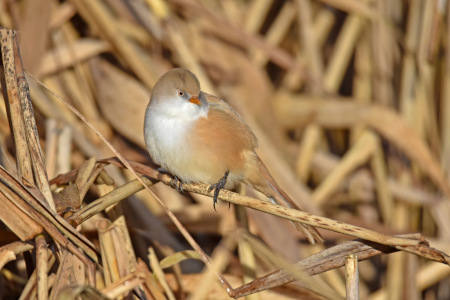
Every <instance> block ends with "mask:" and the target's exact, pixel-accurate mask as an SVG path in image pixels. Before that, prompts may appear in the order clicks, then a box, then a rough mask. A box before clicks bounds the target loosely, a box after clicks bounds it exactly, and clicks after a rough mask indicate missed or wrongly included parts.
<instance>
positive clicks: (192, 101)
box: [189, 96, 202, 105]
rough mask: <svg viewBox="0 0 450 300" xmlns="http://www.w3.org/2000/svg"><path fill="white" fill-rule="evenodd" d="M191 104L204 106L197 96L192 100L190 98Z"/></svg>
mask: <svg viewBox="0 0 450 300" xmlns="http://www.w3.org/2000/svg"><path fill="white" fill-rule="evenodd" d="M189 102H191V103H194V104H197V105H202V102H201V101H200V99H198V97H197V96H192V97H191V98H189Z"/></svg>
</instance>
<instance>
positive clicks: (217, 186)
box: [208, 171, 230, 211]
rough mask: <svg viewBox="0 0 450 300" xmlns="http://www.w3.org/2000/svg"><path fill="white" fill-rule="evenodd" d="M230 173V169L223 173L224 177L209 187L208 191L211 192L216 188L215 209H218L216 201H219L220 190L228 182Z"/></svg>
mask: <svg viewBox="0 0 450 300" xmlns="http://www.w3.org/2000/svg"><path fill="white" fill-rule="evenodd" d="M228 174H230V171H226V172H225V175H223V177H222V178H221V179H220V180H219V181H218V182H217V183H214V184H213V185H211V186H210V187H209V189H208V192H211V191H212V190H214V196H213V207H214V210H215V211H217V210H216V203H217V198H218V197H219V192H220V190H221V189H223V188H224V187H225V185H226V184H227V179H228Z"/></svg>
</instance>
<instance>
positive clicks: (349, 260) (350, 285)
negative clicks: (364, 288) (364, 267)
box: [345, 255, 359, 300]
mask: <svg viewBox="0 0 450 300" xmlns="http://www.w3.org/2000/svg"><path fill="white" fill-rule="evenodd" d="M358 273H359V272H358V259H357V258H356V257H355V256H353V255H350V256H348V257H346V258H345V276H346V288H347V292H346V299H347V300H357V299H359V274H358Z"/></svg>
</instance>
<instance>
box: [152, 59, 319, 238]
mask: <svg viewBox="0 0 450 300" xmlns="http://www.w3.org/2000/svg"><path fill="white" fill-rule="evenodd" d="M144 120H145V121H144V138H145V144H146V147H147V150H148V152H149V154H150V156H151V158H152V160H153V161H154V162H155V163H157V164H158V165H160V166H161V168H162V171H164V172H167V173H170V174H171V175H173V176H174V179H175V180H176V181H180V182H182V183H204V184H207V185H209V186H210V188H209V191H212V190H214V202H213V204H214V209H215V203H216V202H217V197H218V195H219V191H220V190H221V189H227V190H231V189H233V188H234V187H235V186H236V185H237V184H239V183H244V184H246V185H248V186H250V187H251V188H253V189H256V190H257V191H259V192H261V193H262V194H264V195H265V196H266V197H268V198H269V199H270V200H271V201H272V202H274V203H277V204H280V205H283V206H285V207H288V208H294V209H298V210H301V209H300V207H299V206H298V205H297V204H296V203H295V202H294V201H293V200H292V199H291V198H289V196H288V195H287V194H286V193H285V192H284V191H283V190H282V189H281V188H280V187H279V186H278V184H277V183H276V182H275V180H274V179H273V177H272V176H271V174H270V173H269V171H268V169H267V168H266V166H265V165H264V163H263V162H262V161H261V159H260V158H259V156H258V154H257V153H256V148H257V146H258V141H257V138H256V136H255V134H254V133H253V131H252V130H251V129H250V127H249V126H248V125H247V124H246V123H245V121H244V120H243V118H242V117H241V116H240V115H239V114H238V113H237V112H236V111H235V110H234V109H233V108H232V107H231V106H230V105H229V104H227V103H226V102H225V101H223V100H221V99H219V98H217V97H215V96H213V95H210V94H207V93H205V92H202V91H201V89H200V83H199V80H198V79H197V77H196V76H195V75H194V74H193V73H192V72H191V71H189V70H187V69H183V68H174V69H171V70H169V71H167V72H166V73H165V74H164V75H162V76H161V77H160V78H159V79H158V81H157V82H156V83H155V85H154V87H153V89H152V92H151V96H150V101H149V104H148V106H147V108H146V111H145V119H144ZM292 224H294V226H295V227H296V228H297V229H298V230H299V231H302V232H303V233H304V234H305V236H306V238H307V239H308V241H309V242H310V243H313V244H314V243H316V242H318V243H323V239H322V237H321V235H320V234H319V232H318V231H317V230H316V229H315V228H314V227H312V226H309V225H306V224H300V223H297V222H292Z"/></svg>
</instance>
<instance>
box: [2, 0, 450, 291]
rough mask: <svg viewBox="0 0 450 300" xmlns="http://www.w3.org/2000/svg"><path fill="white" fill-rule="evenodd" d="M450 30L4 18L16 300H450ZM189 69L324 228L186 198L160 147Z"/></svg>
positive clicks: (422, 1)
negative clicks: (163, 88)
mask: <svg viewBox="0 0 450 300" xmlns="http://www.w3.org/2000/svg"><path fill="white" fill-rule="evenodd" d="M449 18H450V4H449V3H448V1H446V0H442V1H439V0H378V1H375V0H360V1H358V0H285V1H276V0H226V1H221V0H169V1H164V0H129V1H125V0H105V1H99V0H70V1H57V0H21V1H15V0H2V1H0V25H1V26H4V27H5V28H2V29H1V30H0V38H1V39H0V41H1V54H2V56H1V60H2V75H1V76H2V82H1V85H2V91H3V94H2V95H3V98H5V97H7V99H6V101H1V102H0V124H1V126H0V149H1V151H0V164H1V166H2V168H1V169H0V205H2V207H1V208H0V220H1V221H2V223H1V224H0V225H1V226H0V268H1V271H0V298H1V299H17V298H19V299H36V298H37V299H48V298H49V299H108V298H110V299H116V298H117V299H166V298H168V299H228V298H229V297H239V296H243V295H247V296H246V297H247V299H299V298H300V299H344V298H345V297H347V298H348V299H357V298H358V297H359V298H360V299H449V298H450V268H449V266H448V263H449V262H450V259H449V256H447V255H446V254H445V253H450V217H449V216H450V198H449V197H450V187H449V181H448V176H449V173H450V39H449V33H450V19H449ZM7 28H9V29H14V30H16V32H17V34H15V33H14V32H13V31H11V30H8V29H7ZM19 53H20V56H19ZM22 64H23V65H22ZM173 67H184V68H187V69H190V70H191V71H192V72H194V73H195V74H196V75H197V76H198V78H199V80H200V82H201V86H202V89H203V91H205V92H208V93H211V94H215V95H217V96H219V97H220V98H222V99H224V100H225V101H227V102H228V103H229V104H231V105H232V106H233V107H234V108H236V110H237V111H238V112H239V113H240V114H241V115H242V116H243V118H244V119H245V120H246V122H247V123H248V124H249V125H250V127H251V128H252V129H253V130H254V132H255V134H256V136H257V137H258V139H259V148H258V154H259V155H260V156H261V158H262V160H263V161H264V162H265V163H266V165H267V167H268V168H269V170H270V171H271V172H272V174H273V176H274V177H275V179H276V180H277V182H278V183H279V184H280V186H281V187H282V188H283V189H284V190H285V191H286V192H287V193H288V194H289V195H290V196H291V197H292V198H294V199H295V201H297V202H298V203H299V204H300V205H301V206H302V207H303V208H304V209H305V210H306V211H308V212H309V213H311V214H313V215H309V214H304V213H299V212H297V211H293V210H287V209H283V208H279V207H277V206H275V205H271V204H270V203H267V202H261V201H260V200H255V199H261V200H263V201H264V200H267V199H264V197H262V196H261V195H258V194H256V193H255V192H254V191H252V190H251V189H250V188H245V187H242V188H241V189H239V193H240V194H241V195H238V194H235V193H231V192H222V193H221V199H223V200H224V201H221V204H220V205H218V207H217V212H216V211H214V209H213V207H212V199H211V198H210V197H208V196H205V195H209V194H210V193H208V191H207V187H205V186H202V185H190V186H185V187H184V189H185V192H184V193H183V194H180V193H178V192H177V191H176V190H175V189H172V188H171V187H170V186H169V185H170V176H168V175H167V174H159V173H158V172H157V171H156V168H157V167H156V166H154V165H153V164H152V163H151V160H150V157H149V156H148V154H147V152H146V150H145V146H144V141H143V129H142V128H143V120H144V111H145V107H146V105H147V103H148V99H149V94H150V92H151V89H152V86H153V85H154V83H155V82H156V80H157V79H158V78H159V76H161V75H162V74H164V72H166V71H167V70H169V69H170V68H173ZM27 84H28V85H29V89H30V94H28V90H27ZM30 95H31V96H30ZM30 101H31V102H30ZM30 104H32V108H31V105H30ZM75 110H76V111H78V112H79V113H80V115H77V114H76V112H75ZM80 116H82V117H81V118H80ZM108 143H109V144H108ZM119 155H120V156H122V157H123V158H125V159H126V160H128V161H129V164H131V166H132V167H133V169H134V170H135V171H136V172H138V173H140V174H145V175H147V176H148V177H141V178H142V179H141V181H143V182H144V183H145V184H147V185H149V186H151V190H152V191H153V192H154V194H151V193H150V192H149V191H146V190H143V191H141V190H142V185H141V183H142V182H139V181H138V180H137V179H136V173H133V172H131V171H129V170H126V168H125V167H124V163H123V162H122V163H119V162H118V160H117V159H107V158H109V157H113V156H119ZM100 160H102V161H100ZM136 162H137V163H136ZM139 163H140V164H139ZM142 164H143V165H147V167H146V166H143V165H142ZM127 167H129V165H128V166H127ZM159 181H162V183H158V182H159ZM156 183H158V184H156ZM163 183H164V184H163ZM243 195H246V196H243ZM159 201H160V202H161V203H162V205H161V203H160V202H159ZM226 201H228V202H229V203H230V202H232V203H235V204H237V205H235V204H232V205H231V206H230V207H229V203H227V202H226ZM244 206H247V207H250V209H249V208H245V207H244ZM258 210H259V211H263V212H266V213H262V212H259V211H258ZM267 213H268V214H267ZM284 219H289V220H296V221H300V222H305V223H308V224H311V225H315V226H318V227H319V228H321V229H320V232H321V234H322V235H323V237H324V239H325V240H326V243H325V244H324V245H319V246H318V245H314V246H312V245H308V244H307V243H306V241H305V239H304V237H303V236H301V235H300V234H299V233H298V232H296V231H295V229H294V228H293V227H292V226H291V225H290V224H289V222H287V221H286V220H284ZM177 220H179V221H177ZM174 222H175V223H174ZM181 224H182V225H181ZM356 238H359V240H356V241H352V240H354V239H356ZM192 249H194V250H195V251H194V250H192ZM209 257H211V258H209ZM205 263H206V264H208V265H209V266H210V267H208V268H205V267H204V266H205ZM277 270H278V271H277ZM271 272H274V273H271ZM269 273H271V274H270V275H269V276H266V277H263V276H264V275H266V274H269ZM310 275H314V276H310ZM255 279H256V280H255ZM292 281H293V282H292ZM287 282H292V283H289V284H286V283H287ZM246 283H248V284H247V285H244V284H246ZM230 286H231V287H232V288H231V287H230ZM227 289H228V290H227ZM262 290H264V291H262ZM256 291H262V292H259V293H255V292H256Z"/></svg>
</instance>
